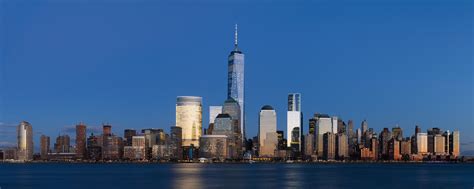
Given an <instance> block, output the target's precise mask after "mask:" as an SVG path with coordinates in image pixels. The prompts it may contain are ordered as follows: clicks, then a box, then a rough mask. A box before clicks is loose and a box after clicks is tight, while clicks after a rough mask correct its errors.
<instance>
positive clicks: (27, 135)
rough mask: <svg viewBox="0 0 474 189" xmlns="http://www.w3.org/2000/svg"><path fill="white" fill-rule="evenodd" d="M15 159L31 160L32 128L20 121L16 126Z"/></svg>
mask: <svg viewBox="0 0 474 189" xmlns="http://www.w3.org/2000/svg"><path fill="white" fill-rule="evenodd" d="M17 141H18V146H17V157H18V160H20V161H30V160H33V127H32V126H31V124H30V123H28V122H26V121H22V122H21V123H20V124H19V125H18V126H17Z"/></svg>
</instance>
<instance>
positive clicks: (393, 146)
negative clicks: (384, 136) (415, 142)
mask: <svg viewBox="0 0 474 189" xmlns="http://www.w3.org/2000/svg"><path fill="white" fill-rule="evenodd" d="M388 149H389V150H388V156H389V159H390V160H395V161H399V160H401V159H402V155H400V142H399V141H398V140H397V139H396V138H392V139H390V140H389V143H388Z"/></svg>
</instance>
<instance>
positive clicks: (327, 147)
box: [323, 132, 336, 160]
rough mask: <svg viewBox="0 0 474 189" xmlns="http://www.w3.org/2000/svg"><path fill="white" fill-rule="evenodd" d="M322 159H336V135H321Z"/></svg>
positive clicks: (329, 133) (328, 133)
mask: <svg viewBox="0 0 474 189" xmlns="http://www.w3.org/2000/svg"><path fill="white" fill-rule="evenodd" d="M323 158H324V159H325V160H333V159H335V158H336V134H334V133H331V132H327V133H324V135H323Z"/></svg>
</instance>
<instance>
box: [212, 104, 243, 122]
mask: <svg viewBox="0 0 474 189" xmlns="http://www.w3.org/2000/svg"><path fill="white" fill-rule="evenodd" d="M221 113H222V106H209V123H214V120H215V119H216V117H217V115H219V114H221ZM239 113H240V112H239Z"/></svg>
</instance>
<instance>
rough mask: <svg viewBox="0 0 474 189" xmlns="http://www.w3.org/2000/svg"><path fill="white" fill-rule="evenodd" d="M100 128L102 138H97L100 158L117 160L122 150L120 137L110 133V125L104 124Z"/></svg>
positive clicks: (121, 154)
mask: <svg viewBox="0 0 474 189" xmlns="http://www.w3.org/2000/svg"><path fill="white" fill-rule="evenodd" d="M102 128H103V134H102V140H99V145H100V146H101V147H102V159H104V160H119V159H120V158H122V156H123V150H124V148H123V140H122V138H121V137H118V136H115V135H113V134H112V126H111V125H109V124H105V125H103V126H102ZM132 140H133V139H132Z"/></svg>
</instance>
